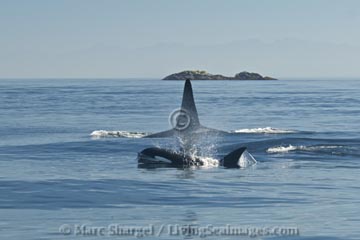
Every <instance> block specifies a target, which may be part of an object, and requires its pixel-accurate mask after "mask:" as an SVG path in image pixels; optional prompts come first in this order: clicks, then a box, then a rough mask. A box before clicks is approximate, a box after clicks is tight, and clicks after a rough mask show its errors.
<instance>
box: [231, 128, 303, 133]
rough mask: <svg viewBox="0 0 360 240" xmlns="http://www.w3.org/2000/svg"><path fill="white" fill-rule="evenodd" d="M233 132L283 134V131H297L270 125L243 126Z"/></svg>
mask: <svg viewBox="0 0 360 240" xmlns="http://www.w3.org/2000/svg"><path fill="white" fill-rule="evenodd" d="M233 132H234V133H272V134H284V133H296V132H298V131H295V130H291V129H279V128H272V127H265V128H244V129H238V130H234V131H233Z"/></svg>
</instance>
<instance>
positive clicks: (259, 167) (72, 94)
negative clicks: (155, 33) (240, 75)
mask: <svg viewBox="0 0 360 240" xmlns="http://www.w3.org/2000/svg"><path fill="white" fill-rule="evenodd" d="M193 89H194V95H195V101H196V104H197V109H198V112H199V117H200V121H201V123H202V124H203V125H205V126H208V127H211V128H216V129H221V130H225V131H228V132H229V134H228V135H226V136H222V137H218V138H216V139H206V141H205V143H204V145H206V146H207V147H208V148H209V151H208V152H207V154H208V155H209V156H208V157H213V158H216V156H217V155H221V154H225V153H226V152H229V151H231V150H233V149H236V148H237V147H240V146H247V147H248V151H249V152H250V153H251V154H252V155H253V156H254V158H255V159H256V160H257V164H256V165H253V166H250V167H247V168H241V169H226V168H223V167H218V166H203V167H192V168H184V169H178V168H141V167H138V164H137V153H138V152H139V151H141V150H142V149H144V148H146V147H151V146H161V147H167V148H175V147H176V141H174V140H173V139H166V138H163V139H160V138H159V139H150V138H142V137H143V136H146V135H148V134H150V133H154V132H159V131H163V130H167V129H169V128H170V125H169V121H168V118H169V114H170V113H171V112H172V111H173V110H174V109H177V108H179V107H180V103H181V97H182V90H183V82H182V81H161V80H146V79H143V80H137V79H128V80H126V79H122V80H116V79H42V80H37V79H18V80H6V79H2V80H0V236H1V239H19V240H20V239H21V240H22V239H79V238H80V239H81V238H84V237H85V236H86V237H89V239H251V238H254V239H306V240H309V239H316V240H320V239H321V240H325V239H326V240H335V239H341V240H343V239H360V230H359V226H360V207H359V206H360V186H359V182H360V174H359V171H360V130H359V127H360V123H359V116H360V91H359V90H360V81H356V80H341V79H339V80H331V81H330V80H279V81H193ZM84 239H88V238H84Z"/></svg>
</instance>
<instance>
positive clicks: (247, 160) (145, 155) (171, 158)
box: [138, 147, 256, 168]
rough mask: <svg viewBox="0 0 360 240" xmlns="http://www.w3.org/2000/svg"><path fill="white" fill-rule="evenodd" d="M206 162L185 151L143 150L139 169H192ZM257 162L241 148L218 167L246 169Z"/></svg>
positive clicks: (140, 154) (222, 159)
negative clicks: (154, 167)
mask: <svg viewBox="0 0 360 240" xmlns="http://www.w3.org/2000/svg"><path fill="white" fill-rule="evenodd" d="M204 161H205V160H204V159H202V158H201V157H198V156H190V155H189V154H186V153H185V152H183V151H180V152H176V151H174V150H171V149H163V148H158V147H151V148H146V149H144V150H142V151H141V152H140V153H139V154H138V164H139V167H151V166H156V167H159V166H163V167H180V168H183V167H191V166H203V165H205V162H204ZM255 163H256V160H255V159H254V157H253V156H252V155H251V154H250V153H248V151H247V150H246V147H241V148H238V149H236V150H235V151H232V152H231V153H229V154H227V155H226V156H224V157H223V158H221V159H220V160H218V165H219V166H223V167H225V168H245V167H248V166H250V165H254V164H255Z"/></svg>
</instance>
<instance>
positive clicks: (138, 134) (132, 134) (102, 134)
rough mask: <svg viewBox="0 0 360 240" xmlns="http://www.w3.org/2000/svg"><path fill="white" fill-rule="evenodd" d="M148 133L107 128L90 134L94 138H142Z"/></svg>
mask: <svg viewBox="0 0 360 240" xmlns="http://www.w3.org/2000/svg"><path fill="white" fill-rule="evenodd" d="M147 135H148V133H144V132H128V131H106V130H96V131H93V132H92V133H91V134H90V136H91V137H93V138H103V137H120V138H142V137H145V136H147Z"/></svg>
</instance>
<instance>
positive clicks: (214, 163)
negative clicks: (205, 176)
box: [197, 157, 220, 168]
mask: <svg viewBox="0 0 360 240" xmlns="http://www.w3.org/2000/svg"><path fill="white" fill-rule="evenodd" d="M197 158H198V159H199V160H200V161H201V163H202V165H201V166H200V167H202V168H213V167H218V166H219V164H220V162H219V160H217V159H215V158H211V157H197Z"/></svg>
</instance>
